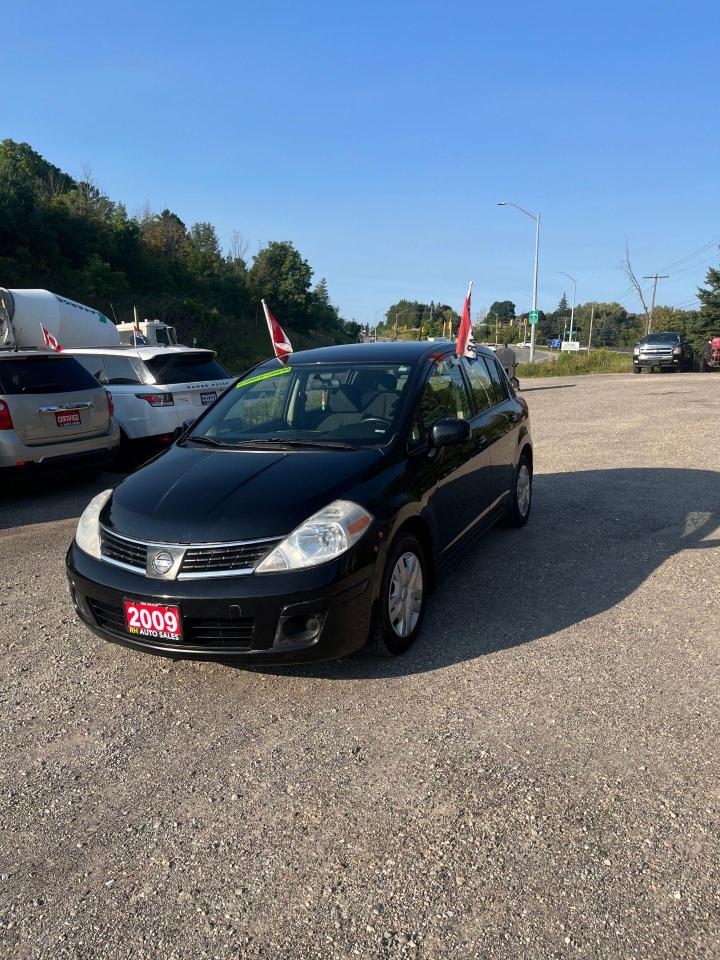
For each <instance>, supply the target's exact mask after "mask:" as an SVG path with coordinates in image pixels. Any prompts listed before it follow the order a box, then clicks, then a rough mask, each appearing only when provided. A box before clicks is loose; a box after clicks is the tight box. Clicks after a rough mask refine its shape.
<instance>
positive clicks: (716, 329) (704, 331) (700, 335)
mask: <svg viewBox="0 0 720 960" xmlns="http://www.w3.org/2000/svg"><path fill="white" fill-rule="evenodd" d="M705 283H706V284H707V286H705V287H700V288H699V289H698V300H699V301H700V310H699V311H693V312H692V313H690V314H688V318H687V326H686V331H685V332H686V334H687V336H688V338H689V339H690V340H691V341H692V344H693V346H694V347H695V350H696V351H697V352H698V353H699V352H701V351H702V350H703V349H704V347H705V345H706V343H707V342H708V340H710V339H711V338H712V337H717V336H720V269H718V268H717V267H710V269H709V270H708V272H707V274H706V276H705Z"/></svg>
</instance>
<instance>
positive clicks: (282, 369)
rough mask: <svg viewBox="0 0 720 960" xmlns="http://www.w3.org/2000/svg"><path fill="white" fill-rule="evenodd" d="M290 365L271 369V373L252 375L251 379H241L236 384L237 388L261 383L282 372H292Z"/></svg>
mask: <svg viewBox="0 0 720 960" xmlns="http://www.w3.org/2000/svg"><path fill="white" fill-rule="evenodd" d="M290 369H291V368H290V367H280V369H279V370H271V371H270V372H269V373H261V374H260V375H259V376H257V377H250V379H249V380H241V381H240V383H236V384H235V389H236V390H239V389H240V387H249V386H250V384H252V383H259V382H260V381H261V380H267V379H269V378H270V377H279V376H280V374H282V373H290Z"/></svg>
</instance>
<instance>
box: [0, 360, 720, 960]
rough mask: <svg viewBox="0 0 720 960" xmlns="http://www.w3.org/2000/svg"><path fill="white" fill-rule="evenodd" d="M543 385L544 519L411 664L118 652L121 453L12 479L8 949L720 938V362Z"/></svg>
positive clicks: (5, 843)
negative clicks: (100, 468)
mask: <svg viewBox="0 0 720 960" xmlns="http://www.w3.org/2000/svg"><path fill="white" fill-rule="evenodd" d="M526 383H527V390H526V391H525V393H524V396H525V397H526V399H527V400H528V403H529V404H530V407H531V413H532V416H533V424H534V438H535V445H536V447H535V448H536V471H537V472H536V484H535V502H534V510H533V517H532V519H531V522H530V524H529V526H528V527H527V528H526V529H525V530H521V531H506V530H497V531H494V532H492V533H491V534H489V535H488V537H486V538H485V540H484V541H483V542H482V543H480V544H479V545H478V546H477V547H476V548H474V549H473V550H472V551H471V552H470V553H469V554H468V555H467V556H466V558H465V559H464V562H463V563H462V565H460V566H458V567H457V568H456V571H455V573H454V575H453V576H451V577H450V578H447V579H446V580H445V581H444V582H443V583H442V584H441V585H440V588H439V590H438V592H437V594H436V595H435V597H434V600H433V603H432V606H431V610H430V612H429V616H428V618H427V620H426V626H425V631H424V634H423V636H422V638H421V640H420V641H419V642H418V644H417V645H416V647H415V648H414V649H413V650H412V651H411V652H410V653H409V654H408V655H406V656H405V657H404V658H401V659H400V660H398V661H393V662H390V663H388V662H382V661H378V660H375V659H373V658H371V657H369V656H365V655H359V656H356V657H353V658H350V659H348V660H345V661H340V662H336V663H331V664H324V665H319V666H314V667H302V668H300V667H297V668H287V669H284V670H276V671H260V670H243V669H233V668H230V667H225V666H216V665H207V664H198V663H192V662H178V663H173V662H171V661H167V660H163V659H158V658H152V657H148V656H144V655H141V654H139V653H134V652H131V651H129V650H126V649H123V648H120V647H117V646H114V645H111V644H106V643H104V642H103V641H101V640H99V639H97V638H95V637H94V636H93V635H91V634H90V633H88V632H87V631H86V630H85V629H84V628H83V627H82V626H80V624H79V623H78V622H77V621H76V619H75V617H74V614H73V612H72V610H71V608H70V605H69V601H68V599H67V594H66V587H65V574H64V571H63V555H64V551H65V548H66V545H67V543H68V541H69V539H70V537H71V535H72V532H73V529H74V518H76V517H77V515H78V514H79V513H80V511H81V509H82V507H83V506H84V505H85V503H86V502H87V500H88V499H89V497H90V496H91V495H92V493H93V492H94V491H95V490H97V489H103V488H104V487H105V486H107V485H108V477H107V476H106V477H103V478H100V480H99V481H97V482H95V483H94V484H87V483H85V484H79V483H75V484H73V483H66V484H65V485H61V486H59V487H57V488H56V490H55V492H54V493H53V495H52V496H50V497H47V496H46V497H43V496H42V491H41V489H40V488H39V487H32V488H29V489H27V490H24V491H22V492H16V493H14V494H11V495H9V496H7V495H6V496H5V499H4V502H2V503H0V563H1V569H2V570H3V574H4V576H3V580H4V584H3V589H2V591H1V592H0V614H2V617H1V619H0V657H1V663H2V684H1V688H0V724H1V728H2V737H1V741H0V780H1V781H2V784H1V786H2V795H1V797H0V954H2V956H3V957H13V958H14V957H23V958H25V957H28V958H29V957H43V958H49V957H52V958H65V957H72V958H87V957H98V958H100V957H101V958H116V957H118V958H120V957H128V958H129V957H132V958H175V957H177V958H180V957H182V958H193V960H196V958H205V957H208V958H209V957H213V958H215V957H217V958H226V957H227V958H229V957H234V958H240V957H242V958H245V957H247V958H260V957H262V958H285V957H287V958H293V960H297V958H305V957H321V958H331V957H338V958H347V957H351V956H358V957H388V958H394V957H411V958H441V957H442V958H444V957H451V958H476V957H503V958H548V957H607V958H648V957H667V958H686V957H720V867H719V864H720V839H719V838H720V829H719V826H720V824H719V822H718V821H719V818H718V811H719V810H720V790H719V786H718V785H719V783H720V777H719V776H718V775H719V774H720V761H719V760H718V744H719V743H720V736H719V735H720V710H719V703H718V700H719V695H718V691H719V690H720V629H719V623H720V564H719V563H718V560H719V559H720V473H718V472H717V468H718V454H719V450H720V421H719V420H718V411H719V410H720V376H713V375H700V374H694V375H693V374H676V375H667V376H664V375H656V376H652V377H651V376H643V377H633V376H625V375H618V376H605V377H586V378H579V379H577V380H562V379H552V380H549V379H548V380H535V381H532V382H531V381H526ZM111 482H114V478H111Z"/></svg>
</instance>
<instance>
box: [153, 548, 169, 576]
mask: <svg viewBox="0 0 720 960" xmlns="http://www.w3.org/2000/svg"><path fill="white" fill-rule="evenodd" d="M172 565H173V558H172V557H171V556H170V554H169V553H164V552H163V553H156V554H155V556H154V557H153V558H152V568H153V570H154V571H155V573H157V575H158V576H159V577H164V576H165V574H166V573H167V572H168V571H169V570H170V569H171V568H172Z"/></svg>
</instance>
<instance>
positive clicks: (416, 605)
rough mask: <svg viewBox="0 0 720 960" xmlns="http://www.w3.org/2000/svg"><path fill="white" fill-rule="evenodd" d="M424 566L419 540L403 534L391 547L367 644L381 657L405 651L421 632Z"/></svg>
mask: <svg viewBox="0 0 720 960" xmlns="http://www.w3.org/2000/svg"><path fill="white" fill-rule="evenodd" d="M427 584H428V578H427V568H426V566H425V555H424V553H423V548H422V546H421V544H420V541H419V540H418V539H417V538H416V537H414V536H412V534H409V533H407V534H403V533H401V534H400V536H399V537H398V538H397V539H396V540H395V542H394V543H393V545H392V546H391V548H390V553H389V554H388V558H387V562H386V564H385V572H384V573H383V580H382V587H381V589H380V598H379V601H378V609H377V613H376V622H375V629H374V633H373V637H372V640H371V643H370V648H371V649H372V650H373V652H375V653H377V654H379V655H380V656H383V657H396V656H398V655H399V654H401V653H405V651H406V650H408V649H409V648H410V647H411V646H412V644H413V643H414V642H415V638H416V637H417V635H418V633H419V632H420V627H421V626H422V621H423V617H424V615H425V603H426V598H427Z"/></svg>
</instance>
